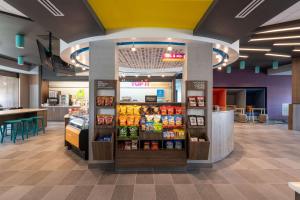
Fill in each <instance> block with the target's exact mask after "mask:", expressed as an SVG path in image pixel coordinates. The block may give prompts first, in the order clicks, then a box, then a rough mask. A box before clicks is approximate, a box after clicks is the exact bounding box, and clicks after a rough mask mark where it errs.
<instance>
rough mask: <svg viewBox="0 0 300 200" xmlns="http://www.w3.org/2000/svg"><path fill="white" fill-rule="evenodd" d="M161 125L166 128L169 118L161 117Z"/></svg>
mask: <svg viewBox="0 0 300 200" xmlns="http://www.w3.org/2000/svg"><path fill="white" fill-rule="evenodd" d="M162 124H163V126H168V125H169V118H168V116H167V115H165V116H162Z"/></svg>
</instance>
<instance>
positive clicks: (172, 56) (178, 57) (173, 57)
mask: <svg viewBox="0 0 300 200" xmlns="http://www.w3.org/2000/svg"><path fill="white" fill-rule="evenodd" d="M184 57H185V56H184V53H164V54H163V56H162V60H163V61H166V62H168V61H174V62H175V61H184Z"/></svg>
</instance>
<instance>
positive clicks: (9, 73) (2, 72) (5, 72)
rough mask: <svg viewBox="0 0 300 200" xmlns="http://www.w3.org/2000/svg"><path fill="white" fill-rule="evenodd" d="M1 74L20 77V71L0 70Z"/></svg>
mask: <svg viewBox="0 0 300 200" xmlns="http://www.w3.org/2000/svg"><path fill="white" fill-rule="evenodd" d="M0 76H9V77H14V78H19V74H18V73H14V72H8V71H3V70H0Z"/></svg>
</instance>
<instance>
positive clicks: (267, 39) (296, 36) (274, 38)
mask: <svg viewBox="0 0 300 200" xmlns="http://www.w3.org/2000/svg"><path fill="white" fill-rule="evenodd" d="M297 38H300V35H290V36H278V37H266V38H252V39H250V40H249V42H257V41H269V40H287V39H297Z"/></svg>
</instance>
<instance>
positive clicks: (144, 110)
mask: <svg viewBox="0 0 300 200" xmlns="http://www.w3.org/2000/svg"><path fill="white" fill-rule="evenodd" d="M148 108H149V107H148V106H142V109H141V111H142V114H143V115H146V114H148Z"/></svg>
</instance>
